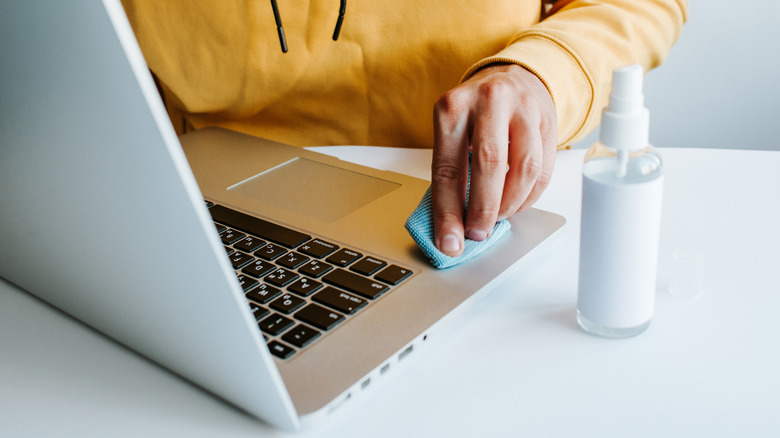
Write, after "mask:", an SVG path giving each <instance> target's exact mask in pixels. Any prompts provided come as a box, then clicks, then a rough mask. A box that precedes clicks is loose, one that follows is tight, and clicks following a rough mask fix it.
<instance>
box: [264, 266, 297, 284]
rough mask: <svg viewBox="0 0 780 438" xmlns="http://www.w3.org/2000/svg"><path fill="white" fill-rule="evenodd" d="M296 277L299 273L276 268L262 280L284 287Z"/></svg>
mask: <svg viewBox="0 0 780 438" xmlns="http://www.w3.org/2000/svg"><path fill="white" fill-rule="evenodd" d="M298 277H299V275H298V274H296V273H295V272H293V271H290V270H287V269H284V268H276V270H275V271H274V272H271V273H270V274H268V275H266V276H265V278H264V280H265V281H266V282H268V283H271V284H272V285H274V286H279V287H285V286H287V285H288V284H290V283H292V282H293V281H295V280H296V279H297V278H298Z"/></svg>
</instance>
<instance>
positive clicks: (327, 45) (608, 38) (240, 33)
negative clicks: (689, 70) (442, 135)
mask: <svg viewBox="0 0 780 438" xmlns="http://www.w3.org/2000/svg"><path fill="white" fill-rule="evenodd" d="M123 3H124V6H125V9H126V11H127V13H128V17H129V18H130V22H131V24H132V25H133V28H134V30H135V33H136V36H137V38H138V40H139V44H140V45H141V49H142V50H143V53H144V55H145V57H146V60H147V62H148V64H149V67H150V68H151V70H152V71H153V72H154V73H155V74H156V76H157V78H158V79H159V81H160V83H161V85H162V89H163V94H164V98H165V101H166V106H167V107H168V108H169V113H170V114H171V120H172V121H173V123H174V126H176V127H177V130H178V131H179V132H182V131H183V130H185V129H193V128H195V129H197V128H200V127H203V126H223V127H226V128H230V129H234V130H237V131H242V132H247V133H250V134H254V135H257V136H260V137H265V138H269V139H273V140H277V141H281V142H284V143H289V144H294V145H300V146H309V145H333V144H361V145H384V146H402V147H431V146H432V145H433V121H432V120H433V119H432V111H433V105H434V103H435V102H436V101H437V100H438V99H439V97H441V95H442V94H443V93H444V92H445V91H447V90H449V89H451V88H453V87H454V86H456V85H457V84H458V83H459V82H460V81H462V80H464V79H465V78H467V77H468V76H469V75H470V74H472V73H473V72H474V71H475V70H477V69H479V68H480V67H482V66H484V65H486V64H489V63H493V62H511V63H516V64H519V65H521V66H523V67H525V68H527V69H528V70H530V71H532V72H533V73H535V74H536V75H537V76H538V77H539V78H540V79H541V80H542V81H543V82H544V84H545V85H546V86H547V89H548V90H549V91H550V94H551V95H552V98H553V101H554V103H555V106H556V109H557V112H558V139H559V143H560V145H559V146H564V145H568V144H570V143H572V142H574V141H575V140H577V139H578V138H580V137H582V136H584V135H585V134H587V133H588V132H589V131H590V130H592V129H593V128H594V127H595V126H596V125H597V124H598V122H599V117H600V112H601V109H602V107H603V106H604V104H605V102H606V100H607V98H608V93H609V88H610V83H611V74H612V70H613V69H614V68H616V67H619V66H622V65H626V64H634V63H636V64H641V65H642V66H644V68H645V70H649V69H650V68H653V67H656V66H658V65H659V64H660V63H661V62H662V61H663V60H664V58H665V56H666V54H667V52H668V51H669V49H670V48H671V47H672V45H673V44H674V42H675V41H676V39H677V38H678V36H679V33H680V31H681V28H682V26H683V23H684V22H685V21H686V19H687V0H598V1H597V0H573V1H571V0H569V1H566V0H564V1H558V2H557V4H556V5H554V6H552V9H550V6H549V5H544V4H543V3H544V2H542V1H540V0H422V1H419V0H418V1H409V0H392V1H379V0H372V1H357V0H351V1H350V2H349V4H348V5H347V8H346V13H345V17H344V21H343V26H342V28H341V31H340V35H339V38H338V40H337V41H334V40H333V39H332V36H333V33H334V28H335V26H336V21H337V18H338V15H339V1H336V0H289V1H287V0H279V1H278V9H279V16H280V18H281V22H282V24H283V28H284V32H285V35H286V41H287V45H288V52H287V53H283V52H282V49H281V46H280V39H279V36H278V34H277V26H276V21H275V19H274V11H273V8H272V3H271V2H269V1H268V0H226V1H214V0H193V1H186V2H185V1H176V0H164V1H150V0H123ZM183 120H184V123H182V121H183Z"/></svg>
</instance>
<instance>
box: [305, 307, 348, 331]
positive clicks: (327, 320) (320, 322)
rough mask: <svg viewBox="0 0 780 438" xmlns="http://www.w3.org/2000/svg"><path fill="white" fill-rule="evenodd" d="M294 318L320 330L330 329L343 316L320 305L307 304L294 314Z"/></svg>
mask: <svg viewBox="0 0 780 438" xmlns="http://www.w3.org/2000/svg"><path fill="white" fill-rule="evenodd" d="M295 319H297V320H300V321H303V322H305V323H307V324H311V325H313V326H314V327H317V328H318V329H320V330H330V329H332V328H333V327H335V326H336V325H338V324H339V323H340V322H341V321H343V320H344V316H342V315H340V314H338V313H336V312H333V311H331V310H328V309H326V308H324V307H322V306H318V305H316V304H309V305H308V306H306V307H304V308H303V309H302V310H299V311H298V313H296V314H295Z"/></svg>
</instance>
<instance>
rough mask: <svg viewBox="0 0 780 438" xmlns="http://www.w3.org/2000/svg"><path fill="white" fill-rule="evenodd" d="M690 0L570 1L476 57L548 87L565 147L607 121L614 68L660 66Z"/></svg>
mask: <svg viewBox="0 0 780 438" xmlns="http://www.w3.org/2000/svg"><path fill="white" fill-rule="evenodd" d="M687 13H688V3H687V0H599V1H593V0H588V1H586V0H573V1H572V0H568V1H567V0H564V1H558V2H554V3H553V6H552V9H551V10H550V11H548V12H547V14H546V17H545V18H544V19H543V20H542V21H540V22H539V23H538V24H536V25H534V26H531V27H530V28H527V29H525V30H523V31H521V32H520V33H518V34H517V35H515V36H514V37H513V38H512V40H511V41H510V42H509V44H508V45H507V46H506V48H505V49H504V50H502V51H501V52H499V53H497V54H496V55H494V56H491V57H488V58H485V59H482V60H481V61H479V62H478V63H476V64H474V65H473V66H472V67H471V68H470V69H469V70H468V71H467V72H466V74H465V75H464V77H463V80H466V79H468V78H469V77H470V76H471V75H472V74H473V73H474V72H476V71H477V70H479V69H480V68H482V67H484V66H486V65H488V64H492V63H498V62H503V63H506V62H509V63H515V64H519V65H521V66H523V67H524V68H526V69H528V70H529V71H531V72H532V73H534V74H536V75H537V76H538V77H539V78H540V79H541V80H542V82H544V84H545V85H546V86H547V89H548V91H549V92H550V95H551V96H552V98H553V101H554V102H555V106H556V110H557V112H558V141H559V147H561V146H566V145H569V144H571V143H573V142H575V141H576V140H578V139H580V138H581V137H583V136H585V135H586V134H587V133H588V132H589V131H591V130H592V129H593V128H595V127H596V126H597V125H598V123H599V122H600V118H601V109H602V108H603V106H604V105H605V102H607V100H608V97H609V90H610V87H611V82H612V71H613V70H614V69H615V68H617V67H620V66H623V65H628V64H640V65H641V66H642V67H643V68H644V70H645V71H648V70H650V69H652V68H654V67H657V66H658V65H660V64H661V63H662V62H663V61H664V59H665V58H666V55H667V53H668V52H669V50H670V49H671V47H672V45H673V44H674V43H675V41H676V40H677V38H678V37H679V35H680V32H681V30H682V27H683V24H684V23H685V21H686V20H687Z"/></svg>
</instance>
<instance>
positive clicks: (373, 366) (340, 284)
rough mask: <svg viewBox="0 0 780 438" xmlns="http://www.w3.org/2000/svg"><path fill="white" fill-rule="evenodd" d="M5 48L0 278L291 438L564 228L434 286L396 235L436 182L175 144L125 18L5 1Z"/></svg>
mask: <svg viewBox="0 0 780 438" xmlns="http://www.w3.org/2000/svg"><path fill="white" fill-rule="evenodd" d="M0 41H3V44H2V45H0V112H1V114H0V133H1V136H0V141H1V142H2V143H1V144H2V146H1V147H0V276H2V277H3V278H5V279H7V280H8V281H10V282H12V283H14V284H16V285H17V286H19V287H20V288H22V289H24V290H26V291H28V292H29V293H31V294H34V295H35V296H37V297H39V298H41V299H42V300H44V301H46V302H48V303H50V304H51V305H53V306H56V307H57V308H59V309H61V310H63V311H64V312H66V313H68V314H70V315H72V316H73V317H75V318H77V319H79V320H81V321H83V322H84V323H86V324H88V325H90V326H92V327H94V328H95V329H97V330H99V331H101V332H103V333H105V334H106V335H108V336H110V337H112V338H114V339H116V340H117V341H119V342H120V343H122V344H124V345H126V346H127V347H129V348H131V349H133V350H135V351H137V352H138V353H139V354H141V355H143V356H145V357H147V358H149V359H151V360H153V361H155V362H157V363H158V364H160V365H162V366H163V367H165V368H168V369H170V370H172V371H174V372H175V373H177V374H178V375H180V376H182V377H184V378H186V379H188V380H189V381H191V382H193V383H195V384H197V385H199V386H201V387H202V388H204V389H206V390H208V391H210V392H212V393H214V394H216V395H218V396H219V397H221V398H222V399H224V400H225V401H227V402H229V403H231V404H233V405H235V406H237V407H239V408H240V409H243V410H245V411H247V412H249V413H251V414H253V415H255V416H257V417H259V418H261V419H263V420H265V421H267V422H268V423H271V424H273V425H275V426H277V427H279V428H282V429H285V430H289V431H294V430H298V429H300V428H302V427H305V426H306V425H308V424H310V423H313V422H315V421H317V420H319V419H322V418H325V417H327V416H328V414H329V413H330V412H331V411H333V410H334V409H335V407H337V406H338V405H339V404H340V403H342V402H343V401H345V400H347V399H349V398H350V396H351V395H353V394H356V393H358V392H361V391H366V390H370V388H371V387H372V385H371V384H370V383H371V382H372V381H376V379H381V378H387V377H386V374H387V373H386V371H387V370H388V369H390V368H393V367H397V366H401V365H402V364H403V363H404V362H405V360H406V358H407V357H408V356H409V355H410V354H414V353H415V352H417V351H418V350H420V349H423V348H424V347H425V346H426V344H429V343H430V342H431V341H432V340H434V339H435V338H436V337H437V336H438V334H439V333H442V332H443V331H444V330H446V327H447V324H449V323H450V322H451V321H453V319H454V318H456V317H457V316H458V315H459V314H462V313H463V311H464V310H465V309H467V308H468V307H469V305H471V304H473V303H474V302H475V301H476V300H477V299H479V298H480V297H482V296H484V295H485V294H486V293H488V292H489V291H490V290H491V289H493V288H495V286H497V285H498V284H500V283H501V282H502V281H503V280H504V279H506V278H507V277H508V276H510V275H512V274H513V273H515V272H517V271H518V270H519V269H520V268H521V267H522V265H523V264H524V263H525V262H527V261H528V260H531V259H534V258H535V257H536V256H537V254H538V253H539V252H540V251H542V250H543V248H544V247H545V246H546V245H548V244H549V243H550V242H551V241H552V240H553V238H554V237H555V236H557V235H559V234H560V233H561V231H562V230H563V228H564V224H565V220H564V219H563V218H562V217H560V216H558V215H556V214H553V213H550V212H545V211H541V210H538V209H532V210H530V211H528V212H524V213H522V214H518V215H515V216H514V217H512V218H511V222H512V229H511V230H510V232H508V233H507V234H506V235H505V236H504V237H503V238H502V239H501V241H499V242H498V243H497V244H496V245H495V246H494V247H493V248H491V250H490V251H489V252H487V253H485V254H483V255H481V256H480V257H478V258H477V259H474V260H472V261H470V262H468V263H466V264H463V265H460V266H456V267H452V268H449V269H445V270H436V269H434V268H432V267H431V266H430V265H429V263H428V262H427V261H426V260H425V258H424V257H423V255H422V254H421V252H420V251H419V249H418V248H417V247H416V245H415V244H414V242H413V241H412V239H411V238H410V237H409V235H408V234H407V233H406V231H405V230H404V227H403V224H404V221H405V219H406V217H407V216H408V215H409V213H410V212H411V211H412V210H413V209H414V207H415V206H416V205H417V203H418V201H419V200H420V198H421V196H422V194H423V192H424V191H425V189H426V188H427V186H428V182H426V181H423V180H419V179H415V178H412V177H407V176H404V175H399V174H396V173H392V172H388V171H382V170H377V169H371V168H366V167H363V166H359V165H356V164H352V163H348V162H345V161H341V160H338V159H337V158H333V157H330V156H327V155H323V154H319V153H315V152H313V151H309V150H305V149H302V148H297V147H292V146H287V145H283V144H279V143H275V142H271V141H268V140H263V139H259V138H256V137H251V136H247V135H244V134H239V133H236V132H231V131H228V130H224V129H217V128H213V129H203V130H199V131H195V132H192V133H190V134H187V135H184V136H182V137H181V138H177V136H176V135H175V133H174V130H173V128H172V126H171V125H170V122H169V120H168V118H167V115H166V112H165V108H164V107H163V104H162V102H161V100H160V98H159V95H158V94H157V90H156V87H155V85H154V82H153V79H152V78H151V76H150V73H149V70H148V67H147V66H146V64H145V62H144V59H143V56H142V54H141V51H140V49H139V47H138V45H137V42H136V41H135V39H134V35H133V33H132V30H131V28H130V25H129V23H128V21H127V18H126V16H125V14H124V11H123V9H122V6H121V4H120V3H119V1H116V0H104V1H102V2H101V1H97V0H95V1H83V2H68V3H65V2H44V1H33V0H31V1H24V2H3V3H2V6H0ZM301 129H305V126H302V127H301ZM279 233H281V235H280V234H279ZM280 236H281V237H280ZM245 239H249V242H247V241H245ZM260 241H262V242H260ZM261 243H262V245H263V246H259V247H257V246H255V245H257V244H261ZM258 248H259V249H258ZM263 248H265V249H263ZM275 251H279V252H280V253H281V255H278V256H277V255H275V253H274V252H275ZM245 257H248V258H249V259H245ZM237 259H238V260H237ZM242 259H243V260H242ZM247 260H249V261H247ZM302 260H303V261H302ZM263 263H265V264H266V265H263ZM312 263H313V264H312ZM269 266H270V268H269ZM372 266H373V267H372ZM304 268H305V269H304ZM374 268H376V269H374ZM306 269H308V271H307V270H306ZM319 269H325V270H328V274H324V275H321V274H319V273H318V272H313V271H317V270H319ZM363 271H365V272H363ZM253 274H254V275H253ZM291 278H292V279H293V280H292V281H289V280H290V279H291ZM308 288H312V289H316V290H317V291H316V292H315V293H309V292H308V290H310V289H308ZM273 289H276V291H274V290H273ZM267 291H270V292H267ZM326 291H327V293H323V292H326ZM277 292H278V293H279V294H278V295H275V296H274V297H273V298H271V299H268V296H269V294H274V293H277ZM307 309H308V310H307ZM282 326H284V327H282ZM407 363H408V362H407ZM390 374H392V373H390Z"/></svg>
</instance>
